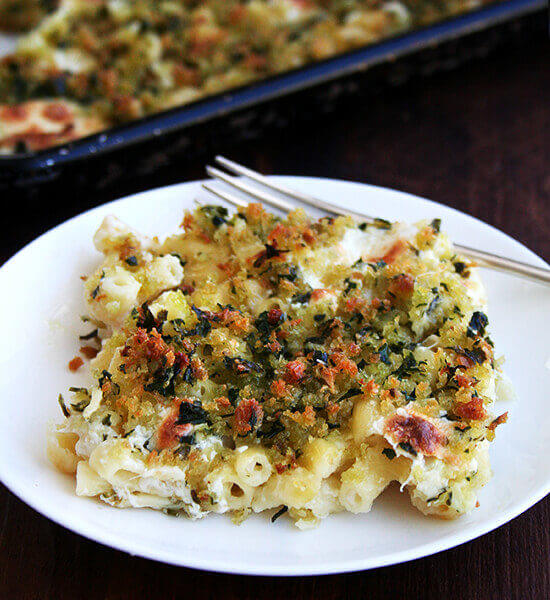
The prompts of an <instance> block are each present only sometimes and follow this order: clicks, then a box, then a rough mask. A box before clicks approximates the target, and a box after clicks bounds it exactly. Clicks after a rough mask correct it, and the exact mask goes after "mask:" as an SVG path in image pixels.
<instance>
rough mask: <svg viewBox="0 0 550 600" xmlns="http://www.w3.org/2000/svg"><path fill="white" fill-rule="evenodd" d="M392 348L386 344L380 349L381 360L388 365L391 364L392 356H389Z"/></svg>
mask: <svg viewBox="0 0 550 600" xmlns="http://www.w3.org/2000/svg"><path fill="white" fill-rule="evenodd" d="M389 352H390V348H389V346H388V344H384V345H383V346H382V347H381V348H379V349H378V355H379V356H380V361H381V362H383V363H384V364H386V365H389V364H390V356H389Z"/></svg>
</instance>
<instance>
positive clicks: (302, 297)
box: [292, 292, 311, 304]
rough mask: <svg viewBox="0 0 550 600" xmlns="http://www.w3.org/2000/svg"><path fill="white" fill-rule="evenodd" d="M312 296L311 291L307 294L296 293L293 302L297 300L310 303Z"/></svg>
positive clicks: (297, 301) (300, 302) (299, 302)
mask: <svg viewBox="0 0 550 600" xmlns="http://www.w3.org/2000/svg"><path fill="white" fill-rule="evenodd" d="M310 298H311V292H306V293H305V294H294V296H292V302H296V303H297V304H308V302H309V300H310Z"/></svg>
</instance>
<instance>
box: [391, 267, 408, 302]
mask: <svg viewBox="0 0 550 600" xmlns="http://www.w3.org/2000/svg"><path fill="white" fill-rule="evenodd" d="M413 290H414V278H413V277H412V276H411V275H409V274H408V273H400V274H399V275H397V276H396V277H394V279H392V281H391V282H390V285H389V287H388V291H389V292H391V293H392V294H394V295H395V296H397V297H400V298H403V297H406V296H410V295H411V294H412V293H413Z"/></svg>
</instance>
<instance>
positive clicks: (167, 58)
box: [0, 0, 483, 145]
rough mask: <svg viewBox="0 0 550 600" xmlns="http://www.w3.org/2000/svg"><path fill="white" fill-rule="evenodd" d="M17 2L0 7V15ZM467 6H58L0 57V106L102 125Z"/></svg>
mask: <svg viewBox="0 0 550 600" xmlns="http://www.w3.org/2000/svg"><path fill="white" fill-rule="evenodd" d="M22 2H23V0H21V3H22ZM29 3H30V1H29V0H26V1H25V4H29ZM482 3H483V2H482ZM15 4H16V3H15V0H11V1H9V2H8V1H6V2H4V4H3V5H2V4H0V17H1V15H2V14H4V20H5V17H6V16H9V14H12V13H11V12H9V11H10V10H11V8H10V7H13V6H14V5H15ZM30 4H31V6H32V5H35V6H36V4H41V3H37V2H34V3H30ZM48 4H50V3H48ZM476 6H477V4H476ZM2 7H3V8H4V13H2V12H1V10H2ZM471 8H472V2H471V0H444V1H442V2H432V1H429V0H423V1H421V2H418V1H416V0H374V1H372V0H346V1H345V2H343V1H342V0H253V1H248V0H247V1H244V0H203V1H202V2H196V1H195V0H173V1H171V2H156V1H154V0H132V1H129V0H117V1H116V2H113V1H109V0H93V1H91V0H63V1H62V2H60V5H59V8H58V10H56V11H55V12H54V13H53V14H51V15H50V16H48V17H47V18H46V19H45V20H44V21H43V22H42V24H41V25H40V26H38V27H37V28H36V29H35V30H33V31H32V32H30V33H29V34H27V35H26V36H24V37H23V38H22V39H21V41H20V44H19V47H18V49H17V50H16V52H15V53H13V54H11V55H10V56H7V57H4V58H3V59H2V61H0V103H3V104H7V105H9V106H14V105H19V104H20V103H22V102H27V101H29V100H34V99H46V98H47V99H49V98H61V99H64V100H69V101H71V102H74V103H78V104H80V105H81V106H84V107H87V108H89V109H90V110H91V111H92V112H93V114H94V115H95V116H97V117H98V118H99V119H100V120H101V121H102V122H103V123H104V126H105V127H108V126H110V125H113V124H116V123H119V122H123V121H129V120H132V119H137V118H139V117H142V116H144V115H147V114H151V113H154V112H158V111H162V110H165V109H168V108H171V107H175V106H181V105H184V104H187V103H189V102H192V101H195V100H198V99H200V98H203V97H205V96H208V95H212V94H215V93H219V92H223V91H225V90H229V89H232V88H236V87H239V86H242V85H245V84H248V83H250V82H252V81H256V80H259V79H263V78H266V77H269V76H272V75H275V74H278V73H282V72H285V71H289V70H291V69H295V68H297V67H300V66H303V65H306V64H309V63H312V62H314V61H318V60H323V59H326V58H328V57H331V56H334V55H337V54H340V53H342V52H345V51H348V50H352V49H355V48H359V47H361V46H364V45H366V44H370V43H374V42H376V41H378V40H381V39H384V38H387V37H389V36H392V35H395V34H398V33H402V32H404V31H407V30H409V29H411V28H416V27H422V26H425V25H427V24H429V23H432V22H434V21H437V20H440V19H442V18H446V17H448V16H450V15H454V14H457V13H461V12H464V11H467V10H470V9H471ZM0 123H2V119H1V118H0ZM0 139H1V138H0ZM59 141H60V140H57V139H52V140H51V143H50V145H54V144H56V143H59Z"/></svg>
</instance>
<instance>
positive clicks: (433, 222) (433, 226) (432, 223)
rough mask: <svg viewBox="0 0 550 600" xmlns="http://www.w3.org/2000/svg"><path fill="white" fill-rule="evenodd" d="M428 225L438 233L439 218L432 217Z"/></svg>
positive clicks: (439, 227) (439, 226)
mask: <svg viewBox="0 0 550 600" xmlns="http://www.w3.org/2000/svg"><path fill="white" fill-rule="evenodd" d="M430 227H431V228H432V229H433V230H434V231H435V232H436V233H439V231H440V230H441V219H434V220H433V221H432V222H431V223H430Z"/></svg>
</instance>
